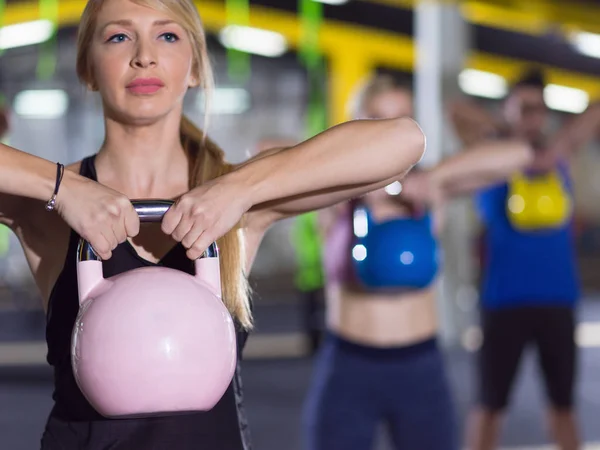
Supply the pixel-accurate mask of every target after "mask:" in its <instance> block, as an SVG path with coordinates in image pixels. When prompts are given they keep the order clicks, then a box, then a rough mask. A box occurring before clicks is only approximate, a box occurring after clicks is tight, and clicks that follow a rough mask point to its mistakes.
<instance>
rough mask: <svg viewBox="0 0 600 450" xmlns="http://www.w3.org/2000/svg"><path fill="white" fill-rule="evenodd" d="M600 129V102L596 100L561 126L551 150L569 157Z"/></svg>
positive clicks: (560, 155)
mask: <svg viewBox="0 0 600 450" xmlns="http://www.w3.org/2000/svg"><path fill="white" fill-rule="evenodd" d="M599 131H600V103H599V102H596V103H593V104H591V105H590V106H588V107H587V109H586V110H585V111H584V112H582V113H581V114H579V115H577V116H575V117H573V118H571V119H570V120H568V121H567V123H565V125H563V126H562V127H561V128H560V130H559V131H558V132H557V133H556V135H555V136H554V137H553V139H552V141H551V142H550V152H551V153H554V154H555V155H557V156H559V157H566V158H569V157H570V156H572V155H573V154H575V153H577V152H578V151H579V150H580V149H581V148H583V147H584V146H585V145H586V144H587V143H589V142H590V141H591V140H592V139H593V138H595V137H596V136H597V135H598V132H599Z"/></svg>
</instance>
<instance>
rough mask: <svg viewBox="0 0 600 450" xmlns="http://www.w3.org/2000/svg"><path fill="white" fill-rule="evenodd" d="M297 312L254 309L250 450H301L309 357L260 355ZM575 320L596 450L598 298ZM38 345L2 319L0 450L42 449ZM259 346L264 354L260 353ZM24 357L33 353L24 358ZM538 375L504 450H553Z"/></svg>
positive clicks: (528, 381)
mask: <svg viewBox="0 0 600 450" xmlns="http://www.w3.org/2000/svg"><path fill="white" fill-rule="evenodd" d="M298 308H299V306H298V305H297V304H294V303H293V302H286V303H285V304H278V305H276V304H275V305H274V304H271V305H270V306H263V307H261V306H258V307H257V310H256V316H257V321H258V328H259V332H258V333H257V334H256V335H254V336H253V337H252V338H251V339H252V340H253V341H254V342H253V343H252V342H251V343H250V344H249V353H250V357H249V358H248V359H247V360H246V361H245V362H244V364H243V366H242V370H243V377H244V387H245V392H246V408H247V412H248V415H249V420H250V425H251V429H252V435H253V442H254V448H256V449H257V450H281V449H282V448H285V449H286V450H300V449H301V433H300V416H301V409H302V402H303V396H304V393H305V390H306V388H307V385H308V382H309V378H310V373H311V360H310V358H307V357H291V358H290V357H287V358H273V357H270V358H268V357H266V356H267V355H268V352H266V351H264V348H271V349H272V353H273V354H275V353H276V352H277V351H283V350H282V348H283V347H282V346H286V345H287V348H288V350H287V351H288V352H289V350H290V348H292V352H293V346H294V345H293V342H295V341H297V340H298V336H299V335H298V331H299V327H298V320H297V318H298V316H299V314H298V312H299V311H298ZM580 321H581V322H585V323H586V324H588V325H585V326H584V327H586V332H585V334H586V335H587V337H586V341H587V346H586V347H585V348H582V351H581V358H580V384H579V388H578V401H579V408H580V409H579V411H580V417H581V420H582V429H583V435H584V438H585V441H586V442H587V443H588V445H587V447H586V450H592V449H594V450H598V449H600V428H599V427H598V426H597V417H598V416H599V415H600V376H598V373H600V346H598V347H596V345H600V340H599V337H600V336H598V333H597V332H595V330H596V329H597V327H595V326H594V325H593V324H594V323H600V296H598V297H591V298H588V299H586V300H585V301H584V303H583V307H582V309H581V313H580ZM39 339H43V316H41V314H40V313H39V312H24V311H21V312H14V310H13V311H10V312H4V313H0V342H2V345H1V346H0V359H3V365H2V366H0V405H1V406H0V439H1V442H2V443H1V445H0V447H1V448H2V449H6V450H35V449H36V448H39V447H38V446H39V438H40V434H41V431H42V428H43V426H44V421H45V418H46V415H47V414H48V411H49V409H50V407H51V398H50V395H51V391H52V373H51V371H50V369H49V368H48V367H47V366H44V365H43V360H42V359H43V351H44V348H43V343H40V342H38V343H36V344H35V345H34V344H30V345H28V344H27V343H28V342H35V341H36V340H39ZM594 341H595V342H594ZM269 342H277V343H279V345H280V348H279V350H277V346H269V345H268V343H269ZM286 342H287V344H286ZM23 343H25V344H23ZM594 344H595V345H594ZM260 347H264V348H263V349H262V350H261V348H260ZM15 349H16V350H15ZM27 349H29V350H27ZM273 349H274V350H273ZM27 351H29V352H30V354H29V355H27ZM16 353H18V354H19V355H21V359H19V358H16V357H15V356H14V355H15V354H16ZM11 354H12V355H13V356H11ZM23 355H25V356H23ZM261 355H262V356H261ZM247 356H248V355H247ZM271 356H273V355H271ZM11 358H12V359H11ZM447 361H448V368H449V372H450V376H451V380H452V383H453V385H454V388H455V396H456V399H457V403H458V406H459V412H460V414H461V417H462V418H463V419H464V417H465V413H466V411H467V409H468V406H469V404H470V400H471V398H472V397H471V396H472V394H473V386H474V384H473V381H472V372H471V371H472V363H473V361H472V354H470V353H468V352H465V351H463V350H459V349H456V350H448V352H447ZM536 371H537V367H536V361H535V358H534V357H533V355H532V354H528V355H527V358H526V360H525V362H524V364H523V365H522V367H521V370H520V374H519V380H518V384H517V386H516V387H515V390H514V392H513V396H512V398H513V404H512V407H511V410H510V415H509V417H508V419H507V422H506V425H505V428H504V432H503V437H502V445H503V448H506V449H511V450H518V449H522V450H525V449H527V450H529V449H531V450H542V449H544V450H546V449H548V450H549V449H552V448H553V447H550V446H547V442H548V440H547V437H546V431H545V427H544V424H543V419H544V413H543V405H544V401H543V395H542V394H543V384H542V383H541V382H540V381H539V379H538V378H537V377H536ZM378 441H379V442H378V445H377V447H376V450H387V449H391V447H390V446H389V445H388V443H387V439H386V435H385V430H384V429H382V430H381V433H380V438H379V440H378ZM374 450H375V449H374ZM409 450H411V449H409Z"/></svg>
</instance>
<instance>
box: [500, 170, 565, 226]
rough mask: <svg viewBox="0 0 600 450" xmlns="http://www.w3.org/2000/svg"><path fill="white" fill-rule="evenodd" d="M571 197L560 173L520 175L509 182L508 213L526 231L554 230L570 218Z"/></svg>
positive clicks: (516, 224) (511, 221)
mask: <svg viewBox="0 0 600 450" xmlns="http://www.w3.org/2000/svg"><path fill="white" fill-rule="evenodd" d="M572 208H573V205H572V200H571V195H570V193H569V192H568V190H567V189H566V187H565V185H564V183H563V180H562V178H561V176H560V173H559V172H558V170H554V171H551V172H548V173H546V174H543V175H535V176H531V177H529V176H526V175H525V174H522V173H519V174H517V175H515V176H513V177H512V179H511V180H510V181H509V183H508V195H507V202H506V214H507V217H508V220H509V222H510V223H511V224H512V226H513V227H515V228H516V229H519V230H523V231H533V230H543V229H555V228H560V227H561V226H563V225H564V224H565V223H566V222H567V221H568V220H569V218H570V217H571V213H572Z"/></svg>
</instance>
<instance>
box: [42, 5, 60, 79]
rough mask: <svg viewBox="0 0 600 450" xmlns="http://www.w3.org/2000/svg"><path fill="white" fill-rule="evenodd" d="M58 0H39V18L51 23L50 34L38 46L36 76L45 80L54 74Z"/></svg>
mask: <svg viewBox="0 0 600 450" xmlns="http://www.w3.org/2000/svg"><path fill="white" fill-rule="evenodd" d="M59 3H60V1H59V0H40V4H39V8H40V9H39V11H40V18H41V19H45V20H48V21H50V22H51V23H52V36H51V37H50V39H48V40H47V41H46V42H44V43H42V44H41V46H40V51H41V54H40V57H39V59H38V64H37V76H38V78H39V79H41V80H47V79H49V78H52V76H54V72H55V71H56V65H57V56H56V52H57V39H56V37H57V33H58V12H59V9H58V8H59Z"/></svg>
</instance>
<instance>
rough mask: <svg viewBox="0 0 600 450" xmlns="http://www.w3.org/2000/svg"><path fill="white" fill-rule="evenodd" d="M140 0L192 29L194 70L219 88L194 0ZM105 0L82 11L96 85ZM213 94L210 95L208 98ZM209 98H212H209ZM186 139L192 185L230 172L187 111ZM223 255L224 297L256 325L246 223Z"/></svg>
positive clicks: (82, 36)
mask: <svg viewBox="0 0 600 450" xmlns="http://www.w3.org/2000/svg"><path fill="white" fill-rule="evenodd" d="M134 1H135V3H138V4H140V5H144V6H148V7H150V8H153V9H155V10H158V11H164V12H165V13H167V14H168V15H170V16H171V17H173V19H175V20H177V22H178V23H179V24H180V25H181V26H182V27H183V28H184V29H185V30H186V31H187V33H188V35H189V37H190V40H191V43H192V48H193V53H194V65H193V68H192V70H193V71H194V75H195V76H196V77H197V79H198V80H200V83H201V87H202V88H203V89H204V91H205V92H206V93H207V94H210V92H211V90H212V89H213V85H214V83H213V74H212V69H211V65H210V60H209V57H208V51H207V49H206V37H205V34H204V29H203V27H202V22H201V20H200V16H199V14H198V11H197V10H196V7H195V6H194V4H193V2H192V1H190V0H134ZM103 3H104V0H89V1H88V3H87V5H86V7H85V10H84V12H83V14H82V16H81V21H80V23H79V32H78V36H77V75H78V76H79V79H80V80H81V81H82V82H83V83H84V84H86V85H87V86H89V87H92V88H93V87H95V80H94V76H93V74H94V72H93V69H94V68H93V67H92V61H91V58H90V54H89V53H90V47H91V43H92V39H93V36H94V32H95V29H96V19H97V17H98V13H99V12H100V9H101V8H102V5H103ZM208 97H209V95H206V98H207V99H208ZM206 101H207V102H208V100H206ZM180 132H181V142H182V145H183V147H184V148H185V150H186V152H187V153H188V157H189V160H190V174H189V175H190V177H189V179H190V188H193V187H195V186H198V185H200V184H202V183H204V182H206V181H208V180H212V179H213V178H217V177H219V176H221V175H224V174H226V173H227V172H230V171H231V170H232V169H233V166H232V165H231V164H229V163H227V162H226V161H225V153H224V152H223V150H222V149H221V148H219V146H218V145H217V144H215V143H214V142H213V141H212V140H210V139H209V138H208V137H207V136H206V135H205V134H204V133H203V132H202V130H200V129H199V128H198V127H196V126H195V125H194V124H193V123H192V122H191V121H190V120H189V119H188V118H187V117H185V116H183V117H182V119H181V126H180ZM217 244H218V246H219V250H220V257H221V284H222V286H223V301H224V303H225V305H226V306H227V308H228V309H229V311H230V312H231V314H232V315H233V317H235V318H236V319H237V320H238V321H239V322H240V324H241V325H242V326H244V327H245V328H251V326H252V314H251V310H250V301H249V288H248V281H247V278H246V273H245V261H246V257H245V251H244V235H243V229H242V227H241V225H240V224H238V225H237V226H236V227H234V228H233V229H232V230H231V231H229V232H228V233H227V234H226V235H225V236H223V237H222V238H221V239H219V240H218V242H217Z"/></svg>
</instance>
